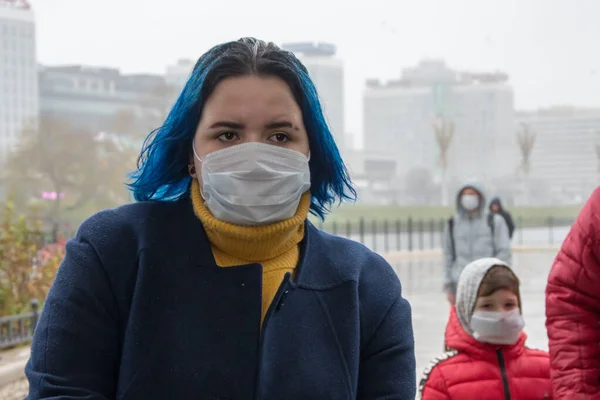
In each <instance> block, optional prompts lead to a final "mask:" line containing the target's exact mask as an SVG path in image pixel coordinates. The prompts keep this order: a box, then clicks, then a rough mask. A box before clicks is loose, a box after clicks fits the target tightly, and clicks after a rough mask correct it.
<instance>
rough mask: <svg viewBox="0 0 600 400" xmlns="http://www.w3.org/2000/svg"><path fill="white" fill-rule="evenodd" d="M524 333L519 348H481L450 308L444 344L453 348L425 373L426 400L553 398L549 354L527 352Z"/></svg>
mask: <svg viewBox="0 0 600 400" xmlns="http://www.w3.org/2000/svg"><path fill="white" fill-rule="evenodd" d="M526 338H527V336H526V335H525V333H522V334H521V337H520V338H519V340H518V341H517V343H516V344H514V345H511V346H498V345H492V344H486V343H481V342H478V341H477V340H475V339H474V338H473V337H472V336H471V335H469V334H468V333H467V332H465V330H464V329H463V328H462V326H461V325H460V322H459V321H458V317H457V316H456V311H455V309H454V308H452V311H451V313H450V322H449V323H448V327H447V330H446V344H447V345H448V347H450V348H452V349H455V350H453V351H449V352H447V353H445V354H444V355H443V356H442V357H439V358H436V359H435V360H433V362H432V363H431V365H430V366H429V367H427V368H426V369H425V371H424V372H423V377H422V379H421V383H420V385H419V392H420V394H421V399H423V400H508V399H510V400H542V399H544V400H546V399H552V390H551V384H550V361H549V360H548V353H546V352H544V351H540V350H531V349H528V348H526V347H525V339H526Z"/></svg>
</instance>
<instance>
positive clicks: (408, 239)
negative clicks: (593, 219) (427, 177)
mask: <svg viewBox="0 0 600 400" xmlns="http://www.w3.org/2000/svg"><path fill="white" fill-rule="evenodd" d="M573 221H574V219H573V218H556V217H547V218H531V219H525V218H516V219H515V225H516V226H515V232H514V236H513V239H512V241H513V244H516V245H522V246H527V245H532V246H533V245H556V244H560V243H561V242H562V241H563V240H564V237H565V236H566V234H567V232H568V230H569V229H570V226H571V224H572V223H573ZM447 224H448V219H428V220H425V219H412V218H407V219H396V220H366V219H364V218H361V219H359V220H358V221H345V222H340V221H332V222H326V223H317V226H318V227H319V228H320V229H322V230H324V231H326V232H328V233H332V234H334V235H337V236H342V237H345V238H348V239H352V240H356V241H358V242H360V243H362V244H364V245H366V246H367V247H369V248H371V249H372V250H373V251H379V252H383V253H385V252H389V251H415V250H432V249H439V248H441V247H442V244H443V232H444V229H445V228H446V225H447Z"/></svg>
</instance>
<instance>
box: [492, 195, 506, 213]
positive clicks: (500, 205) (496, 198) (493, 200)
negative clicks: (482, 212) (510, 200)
mask: <svg viewBox="0 0 600 400" xmlns="http://www.w3.org/2000/svg"><path fill="white" fill-rule="evenodd" d="M494 204H496V205H497V206H498V207H499V208H500V210H503V209H504V207H502V201H501V200H500V197H494V198H492V200H490V207H491V206H493V205H494Z"/></svg>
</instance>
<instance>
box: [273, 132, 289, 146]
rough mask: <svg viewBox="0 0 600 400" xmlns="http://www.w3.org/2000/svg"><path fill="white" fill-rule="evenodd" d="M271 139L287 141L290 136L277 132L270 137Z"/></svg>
mask: <svg viewBox="0 0 600 400" xmlns="http://www.w3.org/2000/svg"><path fill="white" fill-rule="evenodd" d="M270 139H271V140H273V141H275V142H279V143H284V142H287V141H288V140H289V139H290V138H289V137H288V135H287V134H285V133H281V132H280V133H276V134H274V135H272V136H271V137H270Z"/></svg>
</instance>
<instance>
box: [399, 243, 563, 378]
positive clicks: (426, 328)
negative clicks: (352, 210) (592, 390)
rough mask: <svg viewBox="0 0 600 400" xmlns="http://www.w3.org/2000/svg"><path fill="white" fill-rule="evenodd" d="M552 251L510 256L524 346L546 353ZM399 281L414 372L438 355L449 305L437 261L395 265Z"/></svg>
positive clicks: (553, 255)
mask: <svg viewBox="0 0 600 400" xmlns="http://www.w3.org/2000/svg"><path fill="white" fill-rule="evenodd" d="M555 256H556V251H539V252H520V253H515V254H514V255H513V268H514V269H515V272H516V273H517V275H518V276H519V279H520V280H521V298H522V302H523V316H524V318H525V323H526V327H525V331H526V332H527V334H528V336H529V338H528V341H527V346H529V347H532V348H538V349H543V350H547V349H548V339H547V336H546V327H545V325H544V324H545V299H544V291H545V288H546V280H547V277H548V273H549V272H550V268H551V267H552V262H553V260H554V257H555ZM392 265H393V267H394V268H395V270H396V272H397V273H398V276H399V277H400V280H401V281H402V286H403V294H404V296H405V297H406V298H407V299H408V300H409V301H410V303H411V305H412V311H413V328H414V332H415V346H416V349H415V353H416V357H417V371H418V373H419V374H420V373H421V371H422V370H423V368H425V367H426V366H427V365H428V364H429V362H430V360H431V359H432V358H434V357H436V356H438V355H440V354H441V353H442V350H443V335H444V328H445V326H446V322H447V319H448V312H449V305H448V302H447V301H446V299H445V296H444V294H443V293H442V292H441V288H442V284H443V267H442V263H441V260H440V259H439V258H437V257H430V258H429V259H421V260H412V261H411V260H405V261H396V262H394V263H393V264H392Z"/></svg>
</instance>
